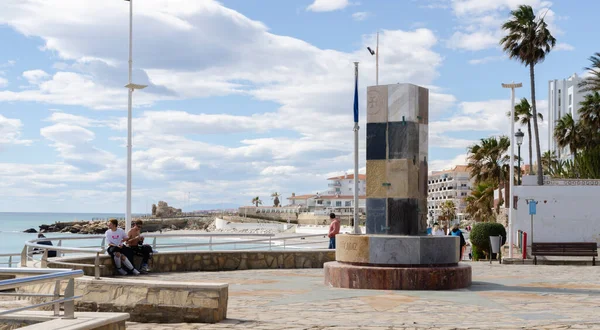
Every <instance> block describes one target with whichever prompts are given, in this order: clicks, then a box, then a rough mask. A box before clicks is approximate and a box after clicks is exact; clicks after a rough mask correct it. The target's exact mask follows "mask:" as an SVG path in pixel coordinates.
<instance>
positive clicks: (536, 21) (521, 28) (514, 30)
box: [500, 5, 556, 186]
mask: <svg viewBox="0 0 600 330" xmlns="http://www.w3.org/2000/svg"><path fill="white" fill-rule="evenodd" d="M502 29H503V30H506V31H507V32H508V35H506V36H505V37H503V38H502V39H501V40H500V44H501V45H502V48H503V49H504V51H505V52H506V53H507V54H508V57H509V58H511V59H516V60H518V61H519V62H521V63H523V64H524V65H525V66H529V79H530V80H531V109H532V116H533V118H537V116H538V114H537V108H536V103H535V65H536V64H538V63H541V62H543V61H544V59H545V58H546V54H548V53H550V51H551V50H552V48H553V47H554V46H555V45H556V39H555V38H554V37H553V36H552V34H550V31H549V30H548V24H546V22H545V21H544V18H543V17H540V18H536V16H535V14H534V12H533V8H531V6H527V5H521V6H519V8H518V9H517V10H513V11H511V18H510V19H509V20H508V21H506V22H505V23H504V24H503V25H502ZM533 129H534V131H535V146H536V156H537V165H538V169H537V174H538V178H537V179H538V185H540V186H541V185H543V184H544V176H543V173H542V152H541V150H540V134H539V133H540V131H539V129H538V123H537V120H534V121H533Z"/></svg>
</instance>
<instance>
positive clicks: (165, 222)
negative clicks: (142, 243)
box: [29, 217, 214, 234]
mask: <svg viewBox="0 0 600 330" xmlns="http://www.w3.org/2000/svg"><path fill="white" fill-rule="evenodd" d="M143 221H144V227H143V229H142V231H143V232H156V231H169V230H181V229H189V230H206V229H207V228H208V227H209V225H210V224H211V223H212V222H214V218H212V217H193V218H192V217H190V218H174V219H144V220H143ZM106 223H107V221H104V220H101V221H75V222H56V223H54V224H51V225H46V224H44V225H41V226H39V227H40V230H39V232H40V233H56V232H60V233H73V234H104V232H106V230H107V229H108V226H107V224H106ZM119 227H121V228H125V221H119ZM29 230H31V229H29ZM33 230H35V229H33Z"/></svg>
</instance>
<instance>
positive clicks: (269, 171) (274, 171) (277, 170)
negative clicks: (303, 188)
mask: <svg viewBox="0 0 600 330" xmlns="http://www.w3.org/2000/svg"><path fill="white" fill-rule="evenodd" d="M294 172H296V167H295V166H290V165H284V166H267V167H265V168H264V169H263V170H262V171H260V174H261V175H268V176H279V175H289V174H292V173H294Z"/></svg>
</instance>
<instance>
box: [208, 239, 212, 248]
mask: <svg viewBox="0 0 600 330" xmlns="http://www.w3.org/2000/svg"><path fill="white" fill-rule="evenodd" d="M208 250H209V251H212V236H209V237H208Z"/></svg>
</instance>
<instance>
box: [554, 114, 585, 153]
mask: <svg viewBox="0 0 600 330" xmlns="http://www.w3.org/2000/svg"><path fill="white" fill-rule="evenodd" d="M580 134H581V127H580V125H579V124H578V123H576V122H575V120H573V116H571V114H570V113H567V114H566V115H564V116H562V118H560V119H559V120H557V121H556V125H555V127H554V139H555V140H556V144H557V145H558V146H559V147H560V148H564V147H569V150H571V154H573V157H575V155H577V149H578V148H579V146H580V145H581V144H580V139H581V136H580Z"/></svg>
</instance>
